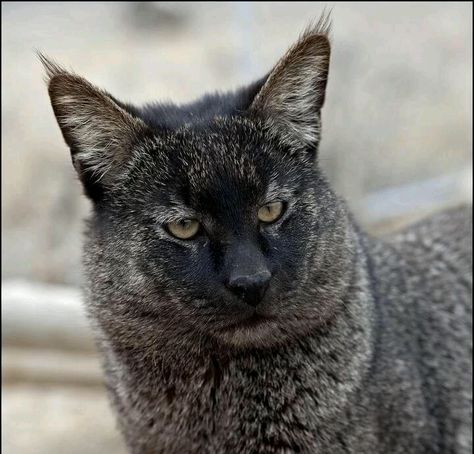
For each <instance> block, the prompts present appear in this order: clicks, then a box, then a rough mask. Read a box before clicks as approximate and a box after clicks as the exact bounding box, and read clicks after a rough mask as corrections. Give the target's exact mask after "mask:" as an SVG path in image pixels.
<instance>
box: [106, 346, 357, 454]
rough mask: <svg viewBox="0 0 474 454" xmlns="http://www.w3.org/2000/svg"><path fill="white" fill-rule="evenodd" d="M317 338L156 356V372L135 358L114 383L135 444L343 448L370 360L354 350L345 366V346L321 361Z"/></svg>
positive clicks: (212, 449) (150, 447)
mask: <svg viewBox="0 0 474 454" xmlns="http://www.w3.org/2000/svg"><path fill="white" fill-rule="evenodd" d="M311 344H312V342H311V340H308V339H307V340H306V341H305V342H303V343H301V344H299V345H297V346H294V347H292V348H291V350H292V351H287V349H285V352H284V353H280V352H278V351H274V352H254V353H253V354H252V355H248V354H247V355H241V356H236V357H233V358H224V357H218V356H217V355H213V354H209V355H203V356H202V357H201V358H199V359H198V358H196V357H194V358H187V359H185V358H183V359H182V361H179V360H178V361H177V362H176V363H175V364H169V363H167V364H166V365H165V364H164V363H163V362H161V360H160V359H158V358H156V362H155V368H154V373H151V372H150V371H149V370H148V371H146V372H145V371H142V370H140V369H139V368H137V367H136V365H135V366H134V369H135V371H136V372H134V377H133V378H132V379H131V380H130V381H127V380H124V379H123V377H122V379H120V380H119V383H117V384H116V386H115V390H114V401H115V403H116V405H118V406H119V407H121V406H123V407H122V409H123V410H124V411H120V412H119V413H120V414H121V415H122V418H123V422H124V423H125V424H124V426H125V427H127V429H126V430H127V431H130V432H129V437H130V438H131V439H132V440H133V441H132V446H133V447H134V448H133V449H134V451H133V452H137V453H138V452H140V453H148V452H149V453H155V452H209V453H221V452H222V453H224V452H249V453H250V452H292V453H293V452H312V451H314V450H315V449H317V450H318V452H344V451H345V450H344V448H345V447H347V446H346V441H345V438H346V436H347V435H348V434H347V433H344V431H346V430H347V428H348V427H349V425H350V424H349V423H350V421H351V419H352V417H351V416H350V414H349V413H348V410H349V406H353V404H354V402H355V401H356V400H359V397H358V396H357V395H358V393H359V387H360V385H361V382H362V381H363V380H364V377H363V374H364V368H365V365H363V361H362V358H357V359H354V357H356V356H357V354H356V355H354V356H353V358H352V360H351V359H350V358H349V355H348V357H347V358H344V360H345V361H347V362H349V363H350V366H349V367H352V368H353V367H354V366H356V368H355V369H351V373H347V374H344V373H343V372H342V373H341V372H338V368H339V364H336V363H339V358H337V355H338V353H336V352H326V355H325V356H326V361H324V362H321V360H319V361H318V356H320V355H321V354H322V352H321V351H320V350H319V349H318V348H315V347H316V346H315V345H311ZM308 355H310V357H312V358H313V361H308ZM332 355H333V358H332V359H331V356H332ZM341 359H342V358H341ZM331 361H333V363H331ZM122 367H123V360H122ZM358 369H360V375H359V374H358V372H359V371H358ZM341 374H342V375H346V377H341ZM351 375H352V379H351V377H350V376H351ZM354 417H356V416H354ZM351 431H353V430H351ZM329 446H331V447H332V450H331V451H327V449H328V448H329ZM338 450H339V451H338Z"/></svg>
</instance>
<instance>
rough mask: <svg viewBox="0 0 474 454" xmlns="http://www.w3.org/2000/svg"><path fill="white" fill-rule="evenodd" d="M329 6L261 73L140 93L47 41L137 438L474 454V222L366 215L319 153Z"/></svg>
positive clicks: (58, 108) (110, 381)
mask: <svg viewBox="0 0 474 454" xmlns="http://www.w3.org/2000/svg"><path fill="white" fill-rule="evenodd" d="M328 35H329V19H328V17H327V16H323V17H322V18H321V19H320V21H319V22H318V23H317V24H315V25H313V26H311V27H309V28H308V29H307V30H306V31H305V32H304V33H303V34H302V35H301V37H300V38H299V40H298V41H297V42H296V44H294V45H293V46H292V47H291V48H290V49H289V50H288V51H287V53H286V54H285V55H284V56H283V57H282V58H281V60H280V61H279V62H278V63H277V64H276V66H275V67H274V68H273V69H272V70H271V71H270V72H269V73H268V74H267V75H266V76H265V77H263V78H262V79H260V80H258V81H256V82H255V83H252V84H250V85H248V86H246V87H243V88H241V89H239V90H236V91H234V92H229V93H215V94H209V95H206V96H204V97H203V98H202V99H200V100H197V101H195V102H192V103H189V104H185V105H180V106H178V105H174V104H160V103H154V104H148V105H145V106H143V107H136V106H133V105H131V104H126V103H123V102H121V101H119V100H118V99H116V98H115V97H113V96H112V95H110V94H109V93H107V92H105V91H103V90H100V89H98V88H96V87H95V86H93V85H92V84H90V83H89V82H88V81H86V80H85V79H84V78H82V77H80V76H78V75H76V74H74V73H71V72H67V71H66V70H64V69H62V68H61V67H60V66H59V65H57V64H55V63H54V62H52V61H51V60H48V59H47V58H46V57H44V56H41V55H40V58H41V60H42V62H43V64H44V66H45V68H46V73H47V81H48V87H49V95H50V99H51V104H52V107H53V110H54V114H55V116H56V119H57V122H58V124H59V127H60V129H61V131H62V134H63V137H64V139H65V141H66V144H67V145H68V146H69V148H70V151H71V157H72V162H73V165H74V168H75V169H76V171H77V174H78V176H79V178H80V181H81V182H82V185H83V188H84V191H85V194H86V195H87V197H88V198H89V199H90V200H91V202H92V203H91V206H92V213H91V216H90V219H89V220H88V224H87V233H86V240H85V247H84V268H85V281H86V284H85V289H84V292H85V299H86V305H87V309H88V314H89V316H90V320H91V322H92V325H93V326H94V329H95V333H96V338H97V345H98V348H99V350H100V352H101V356H102V358H103V363H104V371H105V376H106V383H107V389H108V392H109V394H110V398H111V402H112V404H113V407H114V409H115V411H116V413H117V416H118V422H119V426H120V429H121V431H122V433H123V435H124V437H125V440H126V443H127V446H128V448H129V450H130V452H131V453H135V454H138V453H140V454H148V453H153V454H154V453H321V454H323V453H331V454H338V453H357V454H361V453H384V454H389V453H400V454H401V453H403V454H409V453H416V454H420V453H468V452H471V450H472V431H471V420H472V411H471V404H472V363H471V359H470V358H471V352H472V323H471V314H472V311H471V289H472V274H471V273H472V255H471V250H472V240H471V234H472V221H471V216H470V208H469V207H458V208H454V209H451V210H448V211H445V212H441V213H439V214H437V215H434V216H433V217H431V218H429V219H426V220H424V221H421V222H419V223H418V224H416V225H414V226H411V227H409V228H407V229H406V230H404V231H402V232H400V233H397V234H396V235H393V236H392V237H387V238H384V239H377V238H372V237H371V236H369V235H367V234H366V233H364V232H363V231H362V229H361V228H360V227H359V226H358V224H357V222H356V221H355V220H354V219H353V216H352V215H351V213H350V211H349V210H348V208H347V207H346V205H345V203H344V202H343V201H342V200H341V199H340V198H339V197H338V196H337V195H336V194H335V192H334V191H333V190H332V189H331V187H330V186H329V184H328V182H327V180H326V178H325V177H324V175H323V173H322V171H321V169H320V167H319V166H318V162H317V161H318V145H319V142H320V131H321V109H322V107H323V104H324V98H325V91H326V84H327V80H328V70H329V59H330V49H331V46H330V41H329V38H328Z"/></svg>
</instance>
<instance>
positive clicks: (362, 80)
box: [2, 2, 472, 454]
mask: <svg viewBox="0 0 474 454" xmlns="http://www.w3.org/2000/svg"><path fill="white" fill-rule="evenodd" d="M327 6H328V7H333V15H332V16H333V32H332V36H333V54H332V61H331V68H330V81H329V85H328V96H327V98H326V99H327V104H326V106H325V108H324V112H323V122H324V126H323V141H322V144H321V153H320V161H321V165H322V166H323V168H324V169H325V171H326V172H327V174H328V176H329V178H330V179H331V181H332V182H333V184H334V187H335V188H336V190H337V191H338V192H339V193H340V194H342V195H344V196H345V197H346V198H347V199H348V202H349V204H350V206H351V208H352V209H353V210H354V212H355V213H356V216H357V217H358V219H359V220H360V222H361V223H362V224H363V225H365V226H366V227H368V228H369V229H371V230H373V231H375V232H378V231H382V230H386V229H389V228H392V227H393V226H395V225H398V224H402V223H404V222H405V221H406V220H407V219H412V218H415V217H417V216H419V215H422V214H424V213H427V212H430V211H434V210H437V209H440V208H442V207H444V206H447V205H450V204H454V203H458V202H461V201H469V200H470V198H471V188H472V177H471V174H472V170H471V169H472V154H471V153H472V152H471V150H472V141H471V137H472V4H470V3H467V2H465V3H460V2H459V3H457V2H450V3H447V2H445V3H443V2H441V3H429V2H428V3H377V2H375V3H363V2H362V3H359V2H358V3H345V2H341V3H335V4H330V3H329V4H327ZM323 7H324V4H322V3H319V2H314V3H299V2H291V3H289V2H281V3H272V2H266V3H251V2H250V3H248V2H242V3H234V2H229V3H206V2H197V3H180V2H178V3H173V2H148V3H144V2H138V3H134V4H131V3H128V2H125V3H108V4H106V3H101V2H97V3H96V2H92V3H80V2H75V3H61V2H59V3H43V2H35V3H28V2H21V3H13V2H3V3H2V89H3V97H2V127H3V129H2V130H3V134H2V245H3V248H2V290H3V292H2V293H3V300H4V307H3V309H2V316H3V328H4V332H6V334H4V338H3V349H4V360H3V379H4V385H5V386H4V388H3V391H2V393H3V405H2V413H3V416H4V418H3V431H2V446H3V448H4V449H5V450H6V451H5V452H7V454H8V453H9V454H17V453H18V454H19V453H22V454H29V453H35V454H38V453H39V454H42V453H45V454H46V453H48V454H49V453H56V452H57V453H96V452H97V453H99V452H114V453H115V452H117V453H118V452H120V448H119V446H121V441H120V439H119V438H118V435H117V433H116V431H115V428H114V423H113V420H112V417H111V414H110V411H109V409H108V407H107V404H106V400H105V396H104V393H103V388H102V385H101V378H100V371H99V370H98V363H97V359H96V357H95V356H94V354H93V353H91V352H92V351H93V346H92V341H91V335H90V332H89V330H88V325H87V323H86V321H85V320H84V315H83V311H82V306H81V304H80V296H79V293H78V292H77V290H75V288H76V287H77V286H78V285H79V284H80V275H81V272H80V269H81V268H80V245H81V230H82V219H83V217H84V216H85V215H86V213H87V211H88V202H87V201H86V200H85V199H84V197H82V196H81V189H80V186H79V183H78V181H77V179H76V177H75V175H74V172H73V169H72V166H71V165H70V158H69V154H68V150H67V149H66V146H65V145H64V143H63V142H62V138H61V135H60V132H59V129H58V127H57V126H56V123H55V120H54V117H53V114H52V111H51V108H50V105H49V100H48V97H47V93H46V88H45V85H44V82H43V80H42V78H43V74H42V68H41V66H40V64H39V62H38V61H37V59H36V58H35V55H34V49H40V50H42V51H43V52H45V53H46V54H47V55H50V56H51V57H53V58H54V59H56V60H57V61H59V62H61V63H62V64H64V65H65V66H66V67H70V68H73V69H74V70H75V71H76V72H78V73H79V74H81V75H84V76H85V77H86V78H88V79H89V80H90V81H92V82H94V83H96V84H97V85H99V86H101V87H103V88H106V89H107V90H109V91H110V92H111V93H112V94H114V95H116V96H117V97H119V98H121V99H123V100H125V101H133V102H137V103H141V102H145V101H149V100H151V99H163V100H169V99H173V100H175V101H188V100H191V99H193V98H195V97H197V96H199V95H200V94H202V93H203V92H205V91H214V90H217V89H219V90H224V89H230V88H234V87H236V86H238V85H241V84H243V83H246V82H250V81H252V80H253V79H255V78H257V77H259V76H261V75H262V74H263V73H265V72H266V71H267V70H268V69H269V68H271V66H272V65H273V64H274V63H275V62H276V61H277V59H278V58H279V56H281V54H282V53H283V52H284V51H285V50H286V48H287V47H288V46H289V45H290V44H291V43H292V42H293V41H294V40H295V39H296V38H297V36H298V34H299V33H300V32H301V31H302V29H303V28H304V27H305V26H306V25H307V24H308V22H309V21H310V20H311V19H315V18H317V17H318V16H319V14H320V13H321V11H322V9H323ZM62 286H66V287H62ZM88 352H89V353H88Z"/></svg>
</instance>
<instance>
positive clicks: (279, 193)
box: [265, 181, 294, 202]
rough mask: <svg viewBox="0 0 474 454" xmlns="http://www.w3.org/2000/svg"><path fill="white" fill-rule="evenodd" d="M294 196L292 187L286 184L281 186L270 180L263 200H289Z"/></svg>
mask: <svg viewBox="0 0 474 454" xmlns="http://www.w3.org/2000/svg"><path fill="white" fill-rule="evenodd" d="M293 197H294V189H293V188H290V187H288V186H282V185H279V184H278V183H276V182H275V181H271V182H270V183H269V185H268V188H267V193H266V195H265V201H266V202H271V201H272V200H289V199H291V198H293Z"/></svg>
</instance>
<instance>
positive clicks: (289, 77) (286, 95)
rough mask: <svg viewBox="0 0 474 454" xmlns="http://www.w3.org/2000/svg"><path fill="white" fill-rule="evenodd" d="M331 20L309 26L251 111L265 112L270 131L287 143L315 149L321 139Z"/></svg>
mask: <svg viewBox="0 0 474 454" xmlns="http://www.w3.org/2000/svg"><path fill="white" fill-rule="evenodd" d="M329 28H330V20H329V16H328V15H323V16H322V17H321V19H320V20H319V21H318V23H317V24H316V25H315V26H311V27H309V28H308V29H307V30H306V31H305V32H304V33H303V34H302V35H301V37H300V39H299V40H298V42H297V43H296V44H295V45H293V46H292V47H291V48H290V49H289V50H288V51H287V53H286V54H285V55H284V56H283V58H281V60H280V61H279V62H278V63H277V64H276V66H275V67H274V68H273V70H272V71H271V72H270V74H269V76H268V78H267V80H266V82H265V84H264V85H263V87H262V88H261V90H260V91H259V92H258V94H257V96H256V97H255V99H254V100H253V103H252V105H251V110H254V111H257V112H258V113H260V114H263V116H264V118H265V120H266V124H267V125H268V127H269V128H270V130H271V132H272V133H274V134H275V135H277V136H278V137H280V138H281V139H282V140H284V141H285V142H286V143H287V144H288V145H290V146H295V147H298V148H301V147H304V148H310V149H311V148H314V147H316V146H317V144H318V142H319V132H320V110H321V107H322V106H323V104H324V98H325V91H326V84H327V79H328V70H329V57H330V51H331V46H330V43H329V38H328V34H329Z"/></svg>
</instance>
